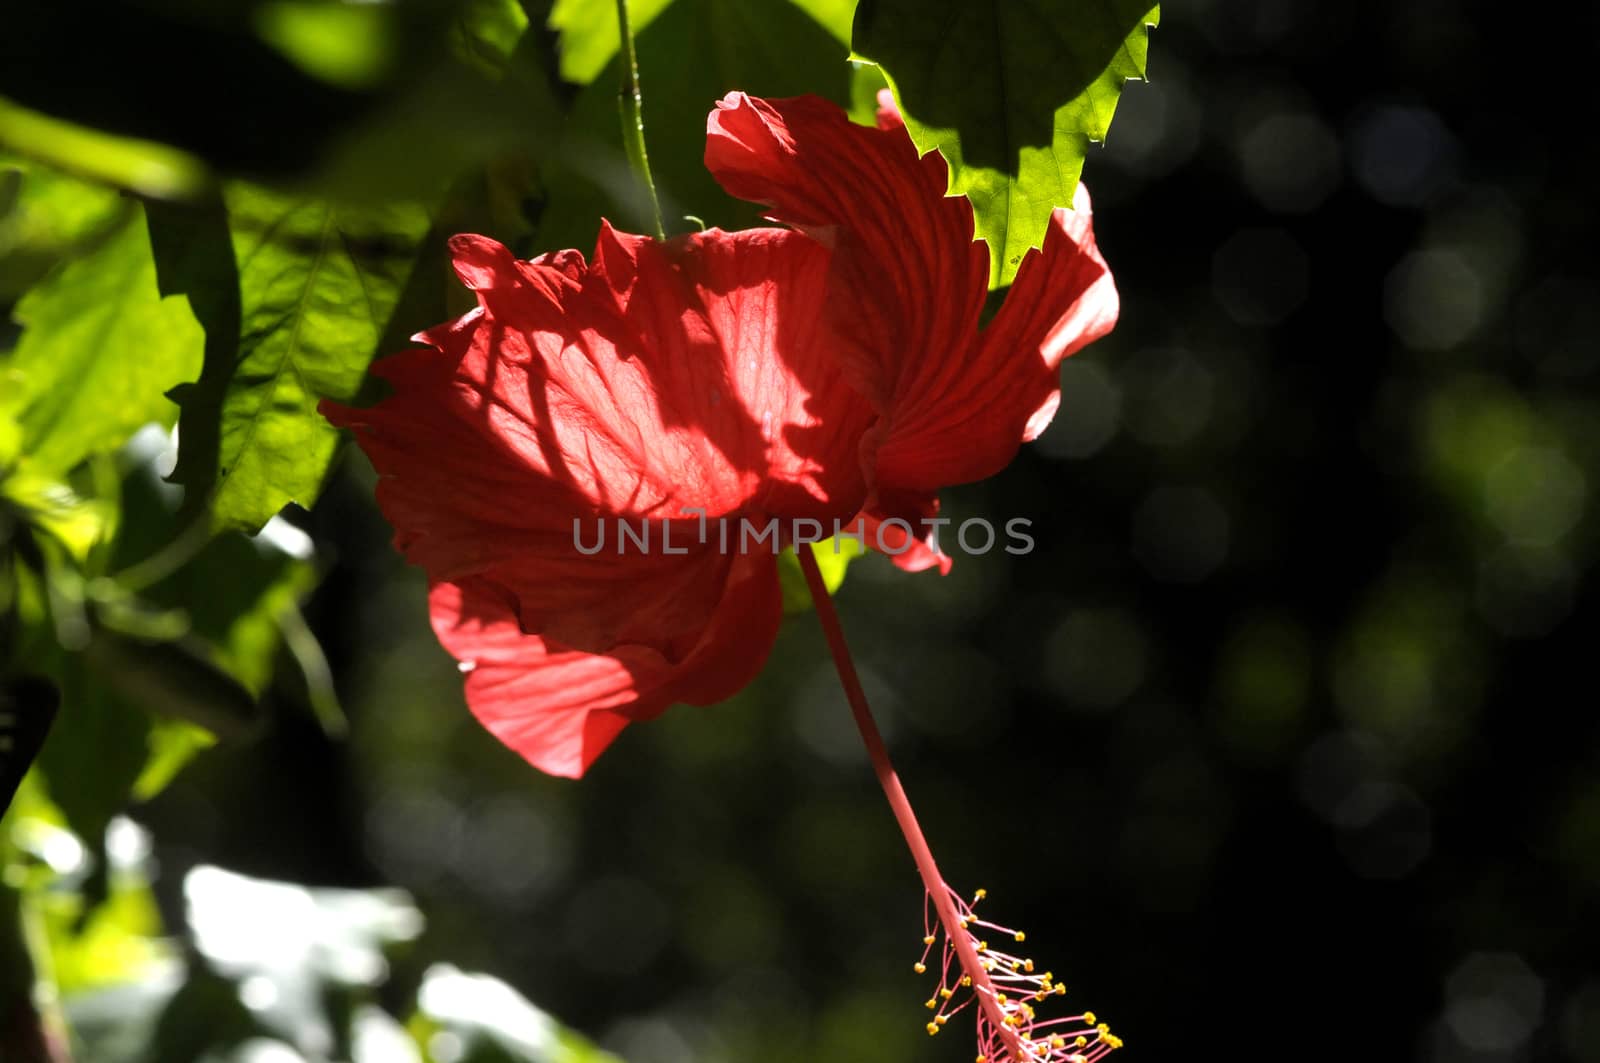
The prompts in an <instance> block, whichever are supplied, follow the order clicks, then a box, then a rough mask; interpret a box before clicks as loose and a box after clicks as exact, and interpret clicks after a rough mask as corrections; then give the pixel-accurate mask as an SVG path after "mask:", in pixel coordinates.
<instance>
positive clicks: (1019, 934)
mask: <svg viewBox="0 0 1600 1063" xmlns="http://www.w3.org/2000/svg"><path fill="white" fill-rule="evenodd" d="M1011 936H1012V937H1014V938H1016V939H1017V940H1018V941H1027V940H1028V935H1027V934H1024V933H1023V932H1022V931H1020V930H1019V931H1017V932H1016V933H1015V934H1013V935H1011Z"/></svg>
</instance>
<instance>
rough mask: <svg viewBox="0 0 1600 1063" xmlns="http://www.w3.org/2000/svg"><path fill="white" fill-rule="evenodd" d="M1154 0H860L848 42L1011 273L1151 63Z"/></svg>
mask: <svg viewBox="0 0 1600 1063" xmlns="http://www.w3.org/2000/svg"><path fill="white" fill-rule="evenodd" d="M1160 13H1161V9H1160V7H1159V6H1158V5H1155V4H1151V3H1150V2H1149V0H1026V2H1023V0H977V2H974V0H861V4H860V6H859V7H858V8H857V10H856V16H855V31H854V36H853V39H852V40H853V45H854V48H855V52H856V54H857V55H858V56H860V57H861V58H863V59H868V60H871V61H872V62H875V63H878V64H879V65H880V66H881V67H882V68H883V70H884V73H885V75H886V77H887V78H888V79H889V82H890V85H891V87H893V89H894V90H895V98H896V100H897V101H898V102H899V104H900V109H901V113H902V114H903V115H904V116H905V120H906V128H907V129H908V130H909V131H910V132H911V138H912V140H914V141H915V142H916V144H917V147H918V148H919V149H920V150H922V151H924V152H927V151H931V150H933V149H935V148H937V149H938V150H939V151H940V153H941V154H943V155H944V157H945V159H946V161H948V162H949V164H950V191H951V192H952V193H959V194H961V195H965V196H967V197H968V198H969V199H971V200H972V205H973V209H974V211H975V213H976V215H977V232H978V235H979V236H980V237H982V238H983V239H984V240H986V241H988V243H989V251H990V256H989V257H990V268H989V283H990V286H991V287H996V286H999V285H1003V284H1009V283H1010V282H1011V278H1012V277H1014V276H1015V275H1016V272H1017V266H1018V265H1019V264H1020V263H1021V261H1022V256H1023V255H1024V254H1025V253H1026V252H1027V250H1028V248H1030V247H1038V246H1040V245H1041V244H1042V243H1043V242H1044V235H1045V232H1046V231H1047V230H1048V227H1049V221H1050V212H1051V211H1052V210H1054V209H1055V208H1056V207H1065V206H1070V205H1071V204H1072V195H1073V192H1074V191H1075V190H1076V188H1077V185H1078V175H1079V173H1080V172H1082V170H1083V160H1084V154H1085V152H1086V151H1087V149H1088V145H1089V142H1090V141H1102V140H1104V139H1105V136H1106V129H1107V128H1108V127H1109V126H1110V124H1111V115H1112V112H1113V111H1114V110H1115V109H1116V106H1117V98H1118V97H1119V96H1120V95H1121V93H1122V85H1123V82H1125V81H1126V80H1127V79H1129V78H1142V77H1144V72H1145V45H1146V36H1147V30H1146V27H1148V26H1153V25H1155V24H1156V22H1157V20H1158V19H1159V17H1160Z"/></svg>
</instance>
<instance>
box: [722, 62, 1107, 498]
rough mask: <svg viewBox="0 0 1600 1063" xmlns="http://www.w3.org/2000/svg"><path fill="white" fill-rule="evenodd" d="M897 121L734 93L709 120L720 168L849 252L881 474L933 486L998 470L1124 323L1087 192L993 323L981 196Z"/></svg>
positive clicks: (859, 377) (851, 327) (851, 332)
mask: <svg viewBox="0 0 1600 1063" xmlns="http://www.w3.org/2000/svg"><path fill="white" fill-rule="evenodd" d="M893 119H894V115H893V114H891V113H888V111H887V110H884V111H881V112H880V114H879V122H880V126H881V128H868V127H865V126H858V125H854V124H852V123H851V122H849V121H848V119H847V118H846V117H845V115H844V112H843V111H841V110H840V109H839V108H838V107H836V106H834V105H833V104H831V103H828V102H827V101H824V100H820V99H817V98H815V97H801V98H797V99H787V100H759V99H754V98H751V97H749V96H746V95H744V94H742V93H730V94H729V95H728V96H727V97H726V98H725V99H724V100H722V101H721V102H720V103H719V104H718V105H717V109H716V110H715V111H713V112H712V114H711V116H710V118H709V120H708V123H707V133H708V136H707V142H706V165H707V166H708V167H710V169H711V170H712V172H713V174H715V175H716V177H717V179H718V180H719V181H720V182H721V183H722V185H723V187H724V188H726V189H727V190H728V191H729V192H730V193H732V194H734V195H737V196H740V197H742V198H745V199H750V200H754V201H756V202H761V203H766V204H768V205H770V206H771V207H772V208H773V209H772V212H771V216H772V217H773V218H775V219H777V220H780V221H785V222H788V223H789V224H791V225H795V226H797V227H798V228H800V229H802V230H804V231H806V232H808V233H810V234H811V235H812V236H813V237H814V238H815V239H817V240H819V241H820V242H823V243H825V244H828V245H829V246H831V247H832V248H833V249H834V257H833V269H834V276H835V281H834V284H833V287H832V289H831V291H832V295H831V297H830V298H829V300H828V312H829V314H830V317H831V319H832V320H833V322H834V325H835V328H836V330H837V331H839V333H840V334H841V337H842V342H841V345H840V358H841V360H842V363H843V366H844V369H845V371H846V373H847V374H848V375H849V377H850V379H851V381H852V382H853V383H854V384H855V385H856V386H857V387H860V388H861V389H862V391H863V394H865V395H866V396H867V398H868V399H869V401H871V403H872V404H873V407H874V409H875V410H876V411H877V412H878V413H879V414H880V416H881V418H882V419H881V421H880V422H879V423H878V424H877V425H875V426H874V427H873V429H872V431H871V433H870V434H869V436H868V437H867V440H866V443H865V445H864V447H863V459H864V461H865V463H866V465H867V470H868V477H869V483H870V484H871V485H872V486H874V487H876V488H880V489H887V490H893V491H934V490H937V489H938V488H940V487H944V486H949V485H952V484H958V483H965V482H968V481H971V480H978V479H982V478H984V477H986V476H990V475H993V474H994V473H995V472H998V471H999V470H1000V469H1001V468H1002V467H1003V466H1004V465H1005V464H1006V463H1007V462H1008V461H1010V460H1011V458H1012V457H1013V456H1014V455H1015V453H1016V450H1017V447H1018V445H1019V444H1020V443H1021V442H1022V441H1023V440H1024V439H1026V438H1031V437H1032V436H1033V435H1036V434H1037V432H1038V431H1039V430H1041V429H1042V427H1043V423H1046V422H1048V419H1049V414H1050V412H1052V411H1053V408H1054V402H1055V400H1056V396H1057V394H1058V380H1057V370H1058V367H1059V365H1060V361H1061V359H1062V358H1063V357H1065V356H1066V355H1067V354H1070V353H1071V352H1072V351H1074V350H1076V349H1077V348H1078V347H1081V346H1082V345H1083V344H1084V343H1087V342H1088V341H1089V340H1091V339H1093V338H1095V337H1097V336H1100V335H1103V334H1104V333H1105V332H1106V331H1107V330H1108V329H1109V328H1110V327H1111V325H1112V324H1113V323H1114V322H1115V320H1116V305H1117V304H1116V292H1115V289H1114V288H1113V287H1112V284H1111V280H1110V274H1109V272H1108V271H1107V269H1106V265H1105V261H1104V260H1103V259H1102V258H1101V257H1100V254H1099V251H1098V250H1097V249H1096V248H1095V245H1094V238H1093V233H1092V230H1091V227H1090V220H1089V212H1088V209H1087V206H1088V204H1087V197H1086V196H1084V198H1083V200H1082V202H1081V207H1082V209H1080V210H1078V211H1066V210H1058V211H1056V213H1055V215H1054V216H1053V224H1052V227H1051V231H1050V233H1049V235H1048V236H1047V238H1046V241H1045V245H1044V249H1043V251H1042V252H1041V251H1037V250H1036V251H1030V252H1029V253H1028V256H1027V257H1026V258H1025V259H1024V260H1023V262H1022V263H1021V265H1020V268H1019V272H1018V274H1017V280H1016V282H1015V283H1014V284H1013V286H1012V288H1011V291H1010V293H1009V294H1008V296H1007V298H1006V300H1005V303H1004V305H1003V306H1002V308H1001V310H1000V312H999V313H998V314H997V315H996V316H995V319H994V321H993V322H992V323H991V324H990V325H989V326H988V327H987V328H985V329H982V330H980V329H979V319H980V316H981V313H982V308H983V304H984V301H985V298H986V295H987V278H988V272H987V270H988V253H987V250H986V247H985V245H983V244H982V243H974V242H973V239H972V237H973V224H972V207H971V204H970V203H968V202H967V200H966V199H965V198H963V197H947V196H946V195H945V191H946V188H947V185H948V170H947V168H946V166H945V164H944V161H943V160H942V159H941V158H940V157H939V155H938V154H937V153H936V152H934V153H929V154H928V155H926V156H923V157H921V158H919V157H918V156H917V152H916V148H915V146H914V145H913V144H912V143H911V139H910V137H909V135H908V134H907V133H906V132H905V130H904V128H903V126H900V125H898V124H896V123H895V122H894V121H893ZM1079 195H1080V196H1083V192H1082V191H1081V189H1080V192H1079Z"/></svg>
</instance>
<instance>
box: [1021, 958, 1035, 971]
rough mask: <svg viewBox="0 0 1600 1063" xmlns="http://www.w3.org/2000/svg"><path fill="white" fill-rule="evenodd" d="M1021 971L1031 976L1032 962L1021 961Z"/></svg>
mask: <svg viewBox="0 0 1600 1063" xmlns="http://www.w3.org/2000/svg"><path fill="white" fill-rule="evenodd" d="M1022 969H1023V970H1024V971H1027V972H1028V973H1029V974H1032V973H1033V961H1032V960H1023V961H1022Z"/></svg>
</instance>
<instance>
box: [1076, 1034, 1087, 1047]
mask: <svg viewBox="0 0 1600 1063" xmlns="http://www.w3.org/2000/svg"><path fill="white" fill-rule="evenodd" d="M1088 1043H1089V1039H1088V1038H1087V1037H1085V1036H1083V1034H1081V1033H1080V1034H1079V1035H1078V1037H1077V1039H1076V1040H1075V1041H1073V1042H1072V1044H1073V1046H1074V1047H1075V1048H1082V1047H1083V1046H1084V1045H1086V1044H1088Z"/></svg>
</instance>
